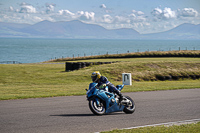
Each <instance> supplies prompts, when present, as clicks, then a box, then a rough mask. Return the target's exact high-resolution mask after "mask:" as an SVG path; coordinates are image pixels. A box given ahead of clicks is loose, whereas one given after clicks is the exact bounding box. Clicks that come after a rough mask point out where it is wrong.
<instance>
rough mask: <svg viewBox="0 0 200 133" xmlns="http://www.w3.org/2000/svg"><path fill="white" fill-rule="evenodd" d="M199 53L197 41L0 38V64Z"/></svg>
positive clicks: (199, 48) (198, 42)
mask: <svg viewBox="0 0 200 133" xmlns="http://www.w3.org/2000/svg"><path fill="white" fill-rule="evenodd" d="M173 50H200V40H118V39H115V40H112V39H43V38H40V39H38V38H37V39H33V38H0V63H1V64H2V63H6V62H7V63H8V62H17V63H39V62H44V61H48V60H52V59H58V58H66V57H71V58H73V57H83V56H91V55H104V54H121V53H133V52H144V51H173Z"/></svg>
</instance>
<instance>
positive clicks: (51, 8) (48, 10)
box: [46, 3, 56, 14]
mask: <svg viewBox="0 0 200 133" xmlns="http://www.w3.org/2000/svg"><path fill="white" fill-rule="evenodd" d="M55 6H56V4H48V3H46V13H47V14H48V13H50V12H53V11H54V8H55Z"/></svg>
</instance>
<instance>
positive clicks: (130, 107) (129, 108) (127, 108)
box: [123, 96, 135, 114]
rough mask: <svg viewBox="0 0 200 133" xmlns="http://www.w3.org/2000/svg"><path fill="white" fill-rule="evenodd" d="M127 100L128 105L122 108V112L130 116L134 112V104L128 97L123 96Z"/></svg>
mask: <svg viewBox="0 0 200 133" xmlns="http://www.w3.org/2000/svg"><path fill="white" fill-rule="evenodd" d="M125 97H126V98H127V99H128V100H130V103H129V105H127V106H125V107H124V110H123V111H124V112H125V113H126V114H132V113H133V112H134V111H135V102H134V101H133V100H132V99H131V98H130V97H129V96H125Z"/></svg>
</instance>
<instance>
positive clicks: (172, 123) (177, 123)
mask: <svg viewBox="0 0 200 133" xmlns="http://www.w3.org/2000/svg"><path fill="white" fill-rule="evenodd" d="M199 121H200V119H192V120H184V121H176V122H167V123H159V124H152V125H144V126H136V127H129V128H123V129H134V128H141V127H152V126H161V125H164V126H172V125H182V124H191V123H197V122H199ZM123 129H121V130H123Z"/></svg>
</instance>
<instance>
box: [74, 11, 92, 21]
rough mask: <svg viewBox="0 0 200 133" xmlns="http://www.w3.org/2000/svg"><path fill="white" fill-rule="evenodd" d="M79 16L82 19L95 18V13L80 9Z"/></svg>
mask: <svg viewBox="0 0 200 133" xmlns="http://www.w3.org/2000/svg"><path fill="white" fill-rule="evenodd" d="M77 16H78V18H79V19H80V20H94V16H95V13H94V12H87V11H86V12H84V11H78V12H77Z"/></svg>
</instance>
